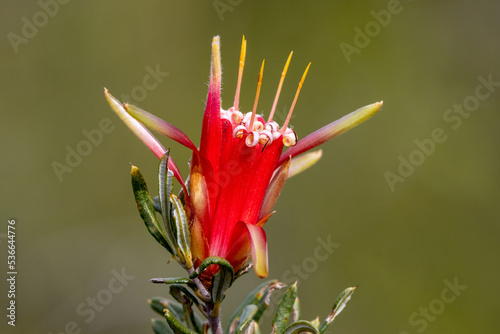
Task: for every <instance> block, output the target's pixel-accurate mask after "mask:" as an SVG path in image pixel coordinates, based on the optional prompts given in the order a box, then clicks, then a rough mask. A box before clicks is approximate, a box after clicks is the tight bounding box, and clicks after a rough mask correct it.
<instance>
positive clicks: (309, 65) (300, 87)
mask: <svg viewBox="0 0 500 334" xmlns="http://www.w3.org/2000/svg"><path fill="white" fill-rule="evenodd" d="M309 67H311V63H309V64H308V65H307V67H306V70H305V71H304V74H302V79H300V82H299V87H298V88H297V92H296V93H295V98H294V99H293V102H292V106H291V107H290V111H289V112H288V116H287V117H286V121H285V124H283V127H282V128H281V131H280V132H281V134H284V133H285V130H286V128H287V126H288V122H290V118H291V117H292V113H293V109H294V108H295V104H296V103H297V99H298V97H299V93H300V90H301V89H302V85H303V84H304V80H306V75H307V72H308V71H309Z"/></svg>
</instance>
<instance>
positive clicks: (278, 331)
mask: <svg viewBox="0 0 500 334" xmlns="http://www.w3.org/2000/svg"><path fill="white" fill-rule="evenodd" d="M296 298H297V282H295V283H294V284H293V285H292V286H291V287H289V288H288V290H287V291H286V292H285V294H284V295H283V298H282V299H281V302H280V304H279V305H278V308H277V309H276V314H275V316H274V320H273V323H272V327H273V331H272V333H273V334H282V333H283V332H284V331H285V328H286V325H287V323H288V319H290V314H291V313H292V310H293V304H294V303H295V299H296Z"/></svg>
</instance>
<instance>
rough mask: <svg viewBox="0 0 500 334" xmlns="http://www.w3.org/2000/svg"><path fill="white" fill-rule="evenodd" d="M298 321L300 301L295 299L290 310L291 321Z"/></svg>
mask: <svg viewBox="0 0 500 334" xmlns="http://www.w3.org/2000/svg"><path fill="white" fill-rule="evenodd" d="M299 319H300V301H299V297H297V298H295V302H294V303H293V309H292V321H293V322H295V321H299Z"/></svg>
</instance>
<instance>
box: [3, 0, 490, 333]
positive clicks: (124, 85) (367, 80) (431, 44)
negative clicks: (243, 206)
mask: <svg viewBox="0 0 500 334" xmlns="http://www.w3.org/2000/svg"><path fill="white" fill-rule="evenodd" d="M372 11H374V12H372ZM381 11H382V12H381ZM499 11H500V3H499V2H496V1H474V2H473V1H465V0H458V1H424V0H421V1H410V0H405V1H401V2H400V3H399V4H398V2H397V1H394V0H392V1H389V0H387V1H296V2H291V1H288V2H287V1H272V2H271V1H262V0H259V1H245V0H232V1H229V0H217V1H203V2H202V1H143V2H139V1H128V0H121V1H116V0H111V1H96V0H88V1H62V0H59V2H55V0H42V1H41V2H37V1H2V9H1V11H0V18H1V20H0V21H1V34H0V35H2V36H4V37H3V39H2V41H1V43H0V53H1V61H0V71H1V76H2V80H1V82H0V103H1V106H2V111H1V113H0V115H1V120H0V133H1V135H2V141H1V142H0V149H1V152H2V164H1V166H0V173H1V179H0V180H1V190H2V191H1V194H0V207H1V213H2V218H1V219H2V224H1V226H2V227H1V230H0V233H1V234H0V241H1V244H0V249H1V252H2V254H4V255H2V256H1V259H2V260H1V263H2V264H3V265H2V268H3V269H2V271H3V272H4V273H6V272H7V271H8V270H7V265H6V260H7V242H6V241H7V239H6V233H7V220H8V219H12V218H14V219H15V220H16V233H17V250H18V253H17V271H18V276H17V291H16V292H17V295H16V302H17V304H16V305H17V321H16V327H15V328H12V327H11V326H7V319H6V317H5V313H6V310H5V308H6V305H7V302H8V300H7V285H6V284H5V279H2V283H1V284H2V285H1V286H2V290H1V293H0V294H1V298H2V310H3V311H2V317H1V318H2V321H1V324H0V328H2V329H1V332H2V333H54V334H55V333H65V332H66V333H70V332H75V333H80V332H81V333H150V332H151V331H150V328H149V327H150V323H149V319H150V318H152V317H154V314H153V312H152V311H150V310H149V307H148V306H147V304H146V299H147V298H149V297H152V296H155V295H165V296H166V295H167V294H168V289H167V288H166V287H164V286H156V285H152V284H150V283H148V279H149V278H152V277H172V276H177V275H182V272H181V271H180V270H179V269H178V266H177V265H176V264H174V263H172V264H170V265H167V260H168V257H167V256H166V253H165V252H163V251H162V249H161V247H160V246H159V245H157V244H156V243H155V242H154V241H153V239H152V238H151V237H150V236H149V235H148V233H147V231H146V229H145V228H144V226H143V223H142V222H141V219H140V217H139V215H138V213H137V210H136V208H135V203H134V200H133V197H132V192H131V187H130V176H129V173H130V167H129V164H128V163H129V162H132V163H134V164H136V165H138V166H139V167H140V168H141V170H142V172H143V174H144V175H145V177H146V179H147V180H149V183H150V188H151V189H154V188H155V186H154V185H155V182H156V181H155V178H156V169H157V163H158V161H157V160H156V158H155V157H154V156H153V155H152V154H151V152H149V150H148V149H146V148H145V147H144V145H143V144H142V143H140V142H139V140H138V139H137V138H135V136H134V135H133V134H132V133H131V132H130V131H129V130H128V129H127V128H126V127H125V125H124V124H122V123H121V121H120V120H119V119H118V117H116V116H115V115H114V114H113V113H112V111H111V110H110V108H109V107H108V105H107V104H106V102H105V99H104V96H103V87H107V88H108V89H109V90H110V91H111V93H112V94H114V95H115V96H116V97H118V98H121V99H127V98H126V97H125V95H129V98H128V100H129V101H130V102H133V103H135V104H138V105H140V106H141V107H142V108H144V109H146V110H148V111H150V112H153V113H155V114H156V115H158V116H160V117H162V118H164V119H166V120H168V121H169V122H171V123H173V124H175V125H177V126H179V127H180V128H181V129H182V130H184V132H185V133H187V134H188V135H189V136H190V137H191V138H192V139H193V141H194V142H195V143H198V142H199V137H200V129H201V120H202V118H201V117H202V113H203V110H204V100H205V98H206V93H207V82H208V73H209V59H210V42H211V38H212V37H213V36H214V35H220V36H221V40H222V62H223V66H224V76H223V80H224V81H223V87H224V91H223V94H224V95H223V98H224V103H223V106H224V107H225V108H228V107H230V106H231V103H232V99H233V94H234V88H235V85H236V77H237V65H238V56H239V47H240V43H241V37H242V35H243V34H244V35H245V36H246V38H247V39H248V52H247V61H246V64H247V66H246V69H245V76H244V79H243V87H242V90H243V92H242V108H243V109H246V110H250V109H251V107H252V104H253V97H254V94H255V82H256V78H257V72H258V69H259V66H260V63H261V61H262V59H263V58H265V59H266V71H265V74H264V82H263V87H262V94H261V100H260V104H259V109H261V111H262V112H264V113H266V114H267V113H268V112H269V109H270V106H271V104H272V101H273V97H274V94H275V90H276V87H277V83H278V80H279V75H280V73H281V70H282V67H283V64H284V62H285V60H286V57H287V56H288V53H289V52H290V51H291V50H293V51H294V56H293V59H292V63H291V66H290V70H289V74H288V76H287V80H286V81H285V85H284V90H283V93H282V95H281V99H280V104H279V107H278V111H279V112H281V113H282V114H283V113H285V112H286V110H287V108H289V106H290V104H291V101H292V99H293V95H294V94H295V89H296V85H297V82H298V80H299V79H300V76H301V75H302V72H303V70H304V68H305V67H306V65H307V63H308V62H309V61H311V62H312V66H311V69H310V71H309V75H308V78H307V80H306V82H305V84H304V87H303V90H302V93H301V96H300V98H299V101H298V104H297V107H296V109H295V115H294V116H295V117H294V118H293V120H292V125H293V126H294V128H295V130H296V132H297V134H298V136H299V138H303V137H304V136H305V135H307V134H308V133H310V132H312V131H314V130H315V129H317V128H319V127H321V126H323V125H325V124H327V123H329V122H331V121H333V120H335V119H337V118H339V117H341V116H343V115H344V114H346V113H348V112H351V111H353V110H355V109H357V108H359V107H361V106H363V105H366V104H369V103H372V102H375V101H379V100H384V107H383V110H382V111H381V112H379V113H378V114H377V115H376V116H375V117H374V118H372V119H371V120H370V121H368V122H367V123H366V124H363V125H362V126H360V127H359V128H356V129H354V130H352V131H351V132H349V133H348V134H346V135H343V136H341V137H338V138H336V139H334V140H333V141H331V142H328V143H326V144H324V145H323V146H322V148H323V151H324V156H323V159H322V160H321V161H320V163H318V164H317V165H316V166H314V167H313V169H311V170H308V171H307V172H305V173H303V174H301V175H299V176H297V177H294V178H292V179H290V180H289V182H288V183H287V185H286V187H285V189H284V191H283V193H282V195H281V198H280V200H279V202H278V204H277V207H276V210H277V211H278V213H277V214H276V215H275V216H274V217H273V218H272V219H271V221H270V222H269V223H268V225H267V226H266V230H267V235H268V240H269V247H270V249H269V254H270V275H269V278H276V279H280V280H284V281H287V283H290V282H291V281H292V280H293V279H294V277H295V278H298V279H299V283H300V289H299V294H300V296H301V302H302V307H303V314H304V318H306V319H312V318H314V317H316V316H317V315H319V316H320V319H321V320H323V318H324V317H325V316H326V315H327V314H328V312H329V310H330V308H331V306H332V303H333V301H334V299H335V297H336V296H337V294H338V293H339V292H340V291H341V290H342V289H344V288H345V287H347V286H352V285H359V286H360V287H359V289H358V290H357V291H356V293H355V295H354V297H353V299H352V300H351V302H350V304H349V305H348V307H347V309H346V310H345V311H344V313H343V314H342V315H341V316H340V317H339V318H338V319H337V320H336V322H335V323H334V325H333V326H332V327H330V328H329V333H395V334H404V333H421V332H425V333H429V334H431V333H497V332H498V325H497V321H496V319H497V306H498V298H499V292H500V288H499V285H498V281H499V274H500V270H499V266H498V257H499V254H500V251H499V249H498V239H499V224H498V223H499V222H500V206H499V200H498V195H499V191H498V189H499V186H500V177H499V175H500V173H499V168H500V155H499V148H500V131H498V129H497V126H498V124H499V121H500V117H499V113H498V112H499V105H500V87H499V84H498V82H500V66H499V60H498V59H499V54H500V43H499V33H500V21H499V20H498V13H499ZM391 12H392V13H391ZM387 13H389V15H390V17H389V16H388V15H387ZM384 14H385V16H384ZM375 17H378V18H379V20H381V23H378V22H377V21H376V19H375ZM366 29H368V31H366ZM359 31H361V32H362V34H366V33H368V35H366V36H363V35H361V34H360V33H359ZM342 48H344V52H343V51H342ZM345 50H350V52H347V51H345ZM346 52H347V53H346ZM148 69H149V70H148ZM151 69H153V70H159V71H160V72H161V75H159V76H158V80H157V81H158V82H157V84H155V85H153V84H150V85H148V87H149V88H148V89H145V87H144V84H143V80H144V78H145V77H146V76H147V75H148V73H149V72H148V71H151ZM488 78H489V79H488ZM482 80H483V81H484V80H486V81H488V80H490V82H493V83H490V84H489V85H488V87H486V86H484V84H482V85H483V86H479V85H481V82H482ZM152 82H153V81H151V82H150V83H152ZM152 86H155V87H152ZM478 87H479V88H478ZM488 89H489V90H488ZM477 94H479V95H477ZM124 97H125V98H124ZM454 105H455V110H458V108H460V106H461V105H462V106H463V108H462V110H464V111H463V112H462V113H457V112H455V111H453V108H454ZM449 109H451V111H448V110H449ZM467 110H470V112H469V111H467ZM282 117H283V116H282ZM106 119H109V121H108V120H106ZM281 121H282V119H281ZM101 122H104V123H106V122H108V125H107V128H106V129H107V130H108V133H103V135H102V139H101V140H98V141H96V143H97V145H92V146H91V147H90V148H89V147H84V146H85V144H82V142H83V141H85V140H86V137H85V134H84V133H85V131H92V130H94V129H99V126H100V124H101ZM459 122H460V123H459ZM436 129H442V130H441V135H440V137H439V138H438V139H441V140H440V141H441V142H437V141H436V140H438V139H434V140H432V139H429V138H432V133H433V131H438V132H439V131H440V130H436ZM443 138H446V140H444V142H443ZM416 141H420V142H424V143H426V145H427V146H425V147H424V149H419V147H418V146H417V144H416ZM162 142H163V143H164V145H165V146H166V147H171V149H172V154H173V156H174V157H175V159H176V161H177V163H178V164H179V166H180V167H181V169H182V172H183V173H184V175H186V172H187V165H186V163H185V162H187V160H188V159H189V152H188V150H187V149H185V148H183V147H181V146H180V145H178V144H176V143H173V142H172V141H169V140H167V139H165V138H162ZM78 145H80V149H81V150H88V151H89V152H88V154H87V156H84V157H82V158H81V161H73V166H74V167H69V166H68V167H67V168H68V170H65V172H64V173H62V174H61V172H60V173H59V176H58V174H57V173H56V172H55V170H54V163H55V162H57V163H60V164H61V165H62V164H64V165H66V166H67V163H66V158H67V154H68V149H70V150H71V149H75V150H76V149H77V148H78V147H79V146H78ZM82 145H83V146H82ZM423 151H427V153H426V152H423ZM403 160H405V161H413V164H414V165H416V166H413V167H408V166H406V167H403V166H400V165H401V164H404V163H402V162H401V161H403ZM410 163H411V162H410ZM59 167H60V165H59ZM405 168H406V169H405ZM69 169H71V171H69ZM398 169H400V171H398ZM391 173H392V174H391ZM401 173H402V174H403V176H402V175H401ZM388 178H389V181H388ZM153 192H155V191H154V190H153ZM318 238H321V240H323V241H328V240H330V242H332V243H334V244H335V247H334V248H332V249H331V250H332V253H331V254H328V256H325V254H326V253H323V252H321V253H318V251H316V249H317V247H318V246H319V245H321V242H320V241H318ZM318 254H320V255H321V256H318ZM117 272H125V273H126V275H128V276H127V277H128V278H125V279H124V280H123V282H121V285H120V284H118V283H116V282H115V281H114V280H113V277H114V276H115V275H116V273H117ZM4 275H6V274H4ZM4 277H5V276H4ZM446 280H447V281H448V282H449V283H450V284H458V285H460V287H459V289H458V290H456V291H455V293H453V291H452V290H445V289H446V288H447V283H445V281H446ZM110 282H114V283H113V284H115V283H116V284H115V286H114V290H113V291H115V292H116V293H112V294H110V293H109V291H110V287H109V286H108V285H109V283H110ZM260 282H261V281H260V280H259V279H258V278H256V277H255V275H254V274H249V275H247V276H246V277H245V278H242V279H241V280H239V281H238V282H237V283H236V285H235V287H233V289H231V290H230V292H229V295H228V297H227V299H226V301H225V303H224V304H223V305H224V309H223V312H224V314H225V318H223V321H227V319H228V317H229V315H230V313H231V311H232V310H233V309H234V308H235V307H236V306H237V305H238V304H239V303H240V302H241V301H242V300H243V299H244V296H245V295H246V293H248V292H249V291H250V290H252V289H253V288H254V287H255V286H256V285H257V284H259V283H260ZM464 286H466V287H464ZM118 288H120V289H118ZM118 290H120V291H119V292H118ZM106 291H108V292H106ZM96 297H99V298H100V300H101V301H102V300H104V301H105V303H104V305H102V304H99V305H97V306H96V307H95V311H91V310H93V309H92V307H91V306H90V303H91V302H92V300H93V299H95V298H96ZM452 297H453V298H452ZM451 299H453V301H451ZM425 309H428V310H427V311H426V310H425ZM4 328H5V330H4ZM262 330H263V332H265V333H267V332H269V331H270V328H269V327H267V326H264V327H263V328H262Z"/></svg>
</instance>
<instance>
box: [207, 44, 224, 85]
mask: <svg viewBox="0 0 500 334" xmlns="http://www.w3.org/2000/svg"><path fill="white" fill-rule="evenodd" d="M210 69H211V72H212V73H211V78H210V81H211V82H210V84H211V85H212V84H213V85H214V86H216V87H219V88H218V89H220V85H221V80H222V79H221V77H222V67H221V60H220V37H219V36H215V37H214V38H213V40H212V63H211V68H210ZM212 80H213V82H212Z"/></svg>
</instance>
